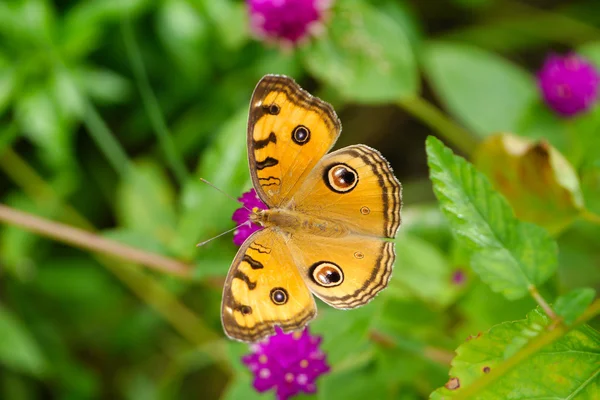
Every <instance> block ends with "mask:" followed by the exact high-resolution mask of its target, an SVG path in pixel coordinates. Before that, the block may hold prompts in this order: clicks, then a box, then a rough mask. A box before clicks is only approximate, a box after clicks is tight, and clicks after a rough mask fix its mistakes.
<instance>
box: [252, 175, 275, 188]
mask: <svg viewBox="0 0 600 400" xmlns="http://www.w3.org/2000/svg"><path fill="white" fill-rule="evenodd" d="M258 180H259V181H265V182H268V183H261V184H260V186H262V187H265V186H273V185H277V186H279V185H281V179H279V178H276V177H274V176H268V177H266V178H258ZM269 181H271V182H269Z"/></svg>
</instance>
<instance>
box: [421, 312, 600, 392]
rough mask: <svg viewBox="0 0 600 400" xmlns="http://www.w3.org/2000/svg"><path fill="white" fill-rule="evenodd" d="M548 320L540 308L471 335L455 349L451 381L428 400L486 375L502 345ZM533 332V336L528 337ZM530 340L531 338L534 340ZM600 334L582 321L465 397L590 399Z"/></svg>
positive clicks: (597, 382)
mask: <svg viewBox="0 0 600 400" xmlns="http://www.w3.org/2000/svg"><path fill="white" fill-rule="evenodd" d="M550 322H551V321H550V319H549V318H548V317H547V316H546V315H545V314H544V313H543V312H542V311H541V310H539V309H536V310H533V311H532V312H530V313H529V314H528V315H527V319H524V320H520V321H515V322H506V323H502V324H500V325H496V326H494V327H492V328H491V329H490V330H489V331H488V332H486V333H484V334H482V335H481V336H479V337H476V338H473V339H471V340H469V341H468V342H466V343H464V344H462V345H461V346H459V347H458V349H456V357H455V358H454V360H452V368H451V369H450V374H449V375H450V377H451V379H450V381H449V382H448V383H447V384H446V386H445V387H441V388H439V389H438V390H436V391H435V392H434V393H432V395H431V399H434V400H435V399H450V398H452V397H454V396H460V395H461V393H462V391H463V390H464V389H465V388H467V387H469V386H470V385H471V384H473V383H474V382H475V381H476V380H478V379H480V378H481V377H482V376H484V375H485V374H488V373H490V372H491V371H494V369H495V368H496V367H497V366H498V365H499V364H500V363H502V362H503V361H504V360H505V359H506V358H507V354H506V348H507V346H508V345H510V344H511V343H512V342H513V341H514V338H515V337H520V336H521V335H522V334H523V332H526V331H530V332H538V331H540V330H543V329H546V327H547V326H548V325H549V324H550ZM533 336H537V335H533ZM532 340H534V341H535V340H536V339H535V338H533V339H532ZM599 366H600V334H599V333H598V332H597V331H595V330H594V329H592V328H590V327H589V326H587V325H584V326H582V327H580V328H579V329H577V330H573V331H571V332H568V333H567V334H565V335H564V336H563V337H561V338H560V339H558V340H556V341H555V342H553V343H551V344H549V345H547V346H545V347H543V348H542V349H541V350H540V351H538V352H537V353H534V354H533V355H532V356H530V357H529V358H527V359H526V360H525V361H523V362H521V363H520V364H516V365H514V366H513V368H511V369H508V370H507V371H504V370H503V373H502V375H501V376H499V377H498V378H497V379H496V380H495V381H494V382H492V383H491V384H490V385H488V386H487V387H485V388H484V389H482V390H480V391H478V392H477V393H476V394H475V395H473V394H472V395H471V396H470V397H469V398H470V399H476V400H478V399H486V400H496V399H498V400H500V399H515V400H517V399H532V398H537V399H540V398H552V399H572V398H577V399H590V400H591V399H594V398H595V397H594V396H596V395H597V394H598V393H600V369H598V367H599Z"/></svg>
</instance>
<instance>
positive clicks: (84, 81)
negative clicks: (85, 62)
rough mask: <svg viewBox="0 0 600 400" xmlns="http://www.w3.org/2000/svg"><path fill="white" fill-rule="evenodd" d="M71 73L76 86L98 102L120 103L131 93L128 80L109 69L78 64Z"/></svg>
mask: <svg viewBox="0 0 600 400" xmlns="http://www.w3.org/2000/svg"><path fill="white" fill-rule="evenodd" d="M73 74H74V78H75V79H76V80H77V84H78V86H79V87H80V88H82V90H83V91H85V92H86V93H87V94H88V95H89V96H90V97H91V98H92V99H94V100H96V101H98V102H101V103H121V102H123V101H124V100H127V99H128V98H129V97H130V95H131V84H130V82H129V81H128V80H126V79H125V78H123V77H122V76H121V75H118V74H117V73H115V72H113V71H111V70H109V69H104V68H98V67H95V66H80V67H79V68H77V69H76V70H75V71H74V73H73Z"/></svg>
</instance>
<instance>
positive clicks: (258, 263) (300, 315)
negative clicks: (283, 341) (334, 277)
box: [221, 229, 317, 342]
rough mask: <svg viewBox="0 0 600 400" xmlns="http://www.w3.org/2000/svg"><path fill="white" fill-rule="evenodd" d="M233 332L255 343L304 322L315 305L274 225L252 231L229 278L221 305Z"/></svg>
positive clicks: (227, 326) (225, 325)
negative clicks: (279, 330) (272, 227)
mask: <svg viewBox="0 0 600 400" xmlns="http://www.w3.org/2000/svg"><path fill="white" fill-rule="evenodd" d="M221 308H222V310H221V313H222V314H221V315H222V322H223V328H224V329H225V333H227V335H228V336H229V337H232V338H234V339H237V340H242V341H246V342H254V341H257V340H259V339H261V338H263V337H265V336H268V335H272V334H274V333H275V326H276V325H279V326H281V328H282V329H283V330H284V331H290V330H295V329H299V328H301V327H303V326H304V325H305V324H306V323H307V322H308V321H309V320H311V319H312V318H314V316H315V315H316V312H317V311H316V306H315V302H314V299H313V296H312V295H311V293H310V291H309V290H308V287H307V286H306V283H305V281H304V279H303V278H302V276H301V275H300V271H299V270H298V268H297V267H296V263H295V262H294V260H293V258H292V255H291V253H290V250H289V248H288V246H287V245H286V244H285V241H284V237H283V236H282V235H281V234H280V233H279V232H277V231H275V230H273V229H263V230H261V231H258V232H256V233H254V234H253V235H252V236H250V237H249V238H248V239H247V240H246V241H245V242H244V244H243V245H242V246H241V247H240V249H239V251H238V253H237V255H236V257H235V259H234V260H233V263H232V264H231V268H230V269H229V273H228V275H227V279H226V281H225V287H224V289H223V302H222V306H221Z"/></svg>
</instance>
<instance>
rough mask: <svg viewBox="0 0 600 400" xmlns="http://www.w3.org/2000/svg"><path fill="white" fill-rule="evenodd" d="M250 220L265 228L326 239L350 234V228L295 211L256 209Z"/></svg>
mask: <svg viewBox="0 0 600 400" xmlns="http://www.w3.org/2000/svg"><path fill="white" fill-rule="evenodd" d="M250 220H251V221H252V222H254V223H255V224H258V225H261V226H263V227H265V228H269V227H275V228H278V229H280V230H282V231H284V232H288V233H290V234H292V233H298V232H302V233H307V234H311V235H315V236H324V237H342V236H346V235H347V234H348V228H346V227H344V226H343V225H341V224H339V223H337V222H335V221H331V220H328V219H324V218H318V217H314V216H311V215H308V214H305V213H302V212H299V211H295V210H286V209H273V210H258V209H256V210H253V211H252V214H250Z"/></svg>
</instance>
